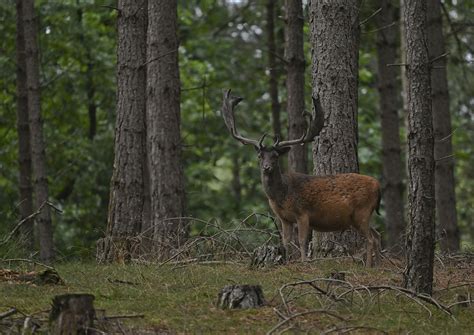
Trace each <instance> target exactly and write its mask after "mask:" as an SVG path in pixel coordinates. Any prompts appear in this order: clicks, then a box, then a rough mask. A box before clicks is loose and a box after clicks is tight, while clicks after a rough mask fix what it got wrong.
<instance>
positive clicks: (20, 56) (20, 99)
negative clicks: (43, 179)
mask: <svg viewBox="0 0 474 335" xmlns="http://www.w3.org/2000/svg"><path fill="white" fill-rule="evenodd" d="M16 13H17V17H16V64H17V67H16V96H17V100H16V115H17V131H18V165H19V172H20V175H19V180H18V183H19V191H20V193H19V194H20V201H19V203H20V205H19V209H20V220H22V219H24V218H26V217H27V216H29V215H31V213H33V187H32V185H31V172H32V170H31V148H30V126H29V124H28V88H27V84H26V59H25V32H24V28H23V4H22V0H16ZM33 223H34V220H28V221H26V222H25V223H23V225H22V226H21V230H20V233H21V241H22V244H23V246H24V247H25V249H26V250H29V251H32V250H33V248H34V233H33Z"/></svg>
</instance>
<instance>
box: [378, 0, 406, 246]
mask: <svg viewBox="0 0 474 335" xmlns="http://www.w3.org/2000/svg"><path fill="white" fill-rule="evenodd" d="M377 4H378V3H377ZM380 6H381V8H382V11H381V12H380V13H379V14H378V15H377V17H376V19H377V28H378V29H379V31H378V34H377V54H378V90H379V95H380V113H381V115H380V119H381V123H382V165H383V192H382V194H383V199H384V206H385V212H386V215H385V226H386V229H387V246H388V247H389V248H390V250H391V251H392V252H394V253H398V252H400V251H402V249H403V247H404V240H403V238H402V236H403V232H404V229H405V222H404V221H405V220H404V214H403V182H402V171H403V165H402V158H401V149H400V126H399V116H398V111H399V110H400V109H401V107H402V106H401V104H400V102H401V101H400V98H399V96H400V86H399V84H398V80H397V75H398V67H395V66H387V64H394V63H396V62H397V59H396V55H397V30H396V27H395V26H392V27H388V26H389V25H390V24H391V23H392V22H394V20H395V8H394V7H393V5H392V4H391V2H390V1H389V0H382V1H381V3H380ZM387 27H388V28H387Z"/></svg>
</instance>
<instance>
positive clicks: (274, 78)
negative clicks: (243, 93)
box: [267, 0, 281, 138]
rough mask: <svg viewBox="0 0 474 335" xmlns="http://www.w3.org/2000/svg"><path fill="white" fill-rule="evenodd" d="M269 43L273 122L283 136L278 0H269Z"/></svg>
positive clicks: (276, 134) (276, 133) (276, 131)
mask: <svg viewBox="0 0 474 335" xmlns="http://www.w3.org/2000/svg"><path fill="white" fill-rule="evenodd" d="M267 1H268V2H267V43H268V68H269V71H270V78H269V91H270V99H271V102H272V122H273V132H274V133H275V136H278V137H279V138H281V123H280V109H281V108H280V102H279V100H278V68H277V62H276V54H277V51H276V47H275V3H276V0H267Z"/></svg>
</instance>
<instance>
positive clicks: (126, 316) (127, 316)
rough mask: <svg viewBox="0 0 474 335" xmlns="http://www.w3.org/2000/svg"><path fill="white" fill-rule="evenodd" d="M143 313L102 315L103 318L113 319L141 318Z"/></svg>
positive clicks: (143, 315)
mask: <svg viewBox="0 0 474 335" xmlns="http://www.w3.org/2000/svg"><path fill="white" fill-rule="evenodd" d="M144 317H145V314H130V315H111V316H104V317H103V318H102V319H104V320H115V319H143V318H144Z"/></svg>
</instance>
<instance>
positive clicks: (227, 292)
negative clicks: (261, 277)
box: [217, 285, 265, 309]
mask: <svg viewBox="0 0 474 335" xmlns="http://www.w3.org/2000/svg"><path fill="white" fill-rule="evenodd" d="M264 304H265V299H264V297H263V291H262V287H261V286H260V285H228V286H225V287H224V288H223V289H222V290H221V291H220V292H219V297H218V299H217V307H219V308H222V309H236V308H242V309H245V308H257V307H261V306H263V305H264Z"/></svg>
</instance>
